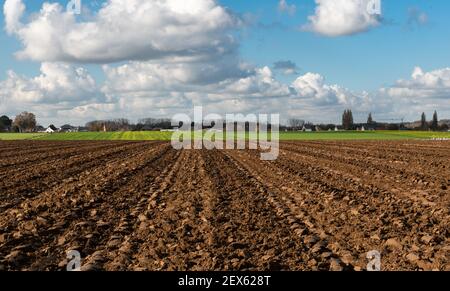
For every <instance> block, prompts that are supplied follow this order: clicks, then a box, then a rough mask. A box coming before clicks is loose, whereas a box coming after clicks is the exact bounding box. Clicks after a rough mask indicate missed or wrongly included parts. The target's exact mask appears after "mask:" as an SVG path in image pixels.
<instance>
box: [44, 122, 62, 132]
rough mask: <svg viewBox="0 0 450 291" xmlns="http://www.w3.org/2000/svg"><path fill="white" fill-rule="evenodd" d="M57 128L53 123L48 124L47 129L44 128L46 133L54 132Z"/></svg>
mask: <svg viewBox="0 0 450 291" xmlns="http://www.w3.org/2000/svg"><path fill="white" fill-rule="evenodd" d="M58 131H59V129H58V128H56V126H54V125H53V124H50V125H49V126H48V127H47V129H46V130H45V132H46V133H55V132H58Z"/></svg>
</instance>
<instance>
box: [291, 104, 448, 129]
mask: <svg viewBox="0 0 450 291" xmlns="http://www.w3.org/2000/svg"><path fill="white" fill-rule="evenodd" d="M391 120H396V121H401V122H398V123H392V122H390V123H388V122H381V123H380V122H376V121H375V120H374V118H373V116H372V113H369V115H368V117H367V122H366V123H358V124H356V123H355V121H354V119H353V112H352V110H351V109H346V110H345V111H344V113H343V114H342V127H341V128H343V129H345V130H355V129H357V128H360V127H363V126H364V127H365V128H366V129H381V130H399V129H405V128H407V127H408V128H411V129H416V130H433V131H438V130H448V128H449V127H448V125H447V124H445V123H444V124H442V125H439V119H438V114H437V112H436V111H435V112H434V114H433V119H432V121H431V122H428V121H427V118H426V115H425V113H422V117H421V120H420V125H417V122H416V123H409V124H408V126H406V125H405V124H404V122H403V119H391ZM414 124H416V125H414ZM303 127H310V128H315V126H312V124H311V123H308V122H305V121H304V120H302V119H295V118H292V119H289V120H288V127H287V129H290V130H301V129H302V128H303ZM336 127H338V126H337V125H335V124H321V125H317V128H318V129H320V130H330V129H331V130H333V129H334V128H336Z"/></svg>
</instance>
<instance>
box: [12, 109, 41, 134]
mask: <svg viewBox="0 0 450 291" xmlns="http://www.w3.org/2000/svg"><path fill="white" fill-rule="evenodd" d="M13 125H14V126H16V127H17V128H18V129H19V132H32V131H33V130H34V129H35V127H36V116H35V115H34V114H33V113H29V112H26V111H25V112H22V113H20V114H19V115H17V116H16V118H15V119H14V123H13Z"/></svg>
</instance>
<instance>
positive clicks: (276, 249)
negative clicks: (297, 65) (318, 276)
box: [0, 141, 450, 271]
mask: <svg viewBox="0 0 450 291" xmlns="http://www.w3.org/2000/svg"><path fill="white" fill-rule="evenodd" d="M449 160H450V143H448V142H425V141H423V142H411V141H406V142H405V141H403V142H312V141H311V142H286V143H282V145H281V150H280V156H279V158H278V159H277V160H276V161H273V162H268V161H261V160H260V155H259V153H258V152H257V151H250V150H247V151H207V150H204V151H175V150H174V149H172V148H171V146H170V144H169V143H164V142H112V141H111V142H38V141H33V142H31V141H21V142H1V143H0V178H1V179H0V193H1V195H0V211H1V213H2V215H1V217H0V270H65V267H66V264H67V259H66V252H67V251H70V250H78V251H80V252H81V255H82V258H83V261H82V269H83V270H193V271H197V270H208V271H209V270H365V269H366V265H367V263H368V259H367V258H366V255H367V253H368V252H369V251H372V250H377V251H379V252H380V253H381V264H382V269H383V270H450V229H449V228H450V190H449V189H450V164H449Z"/></svg>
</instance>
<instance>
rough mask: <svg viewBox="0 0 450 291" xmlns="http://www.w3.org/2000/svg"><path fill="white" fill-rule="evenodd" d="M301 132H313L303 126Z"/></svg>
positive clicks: (310, 128)
mask: <svg viewBox="0 0 450 291" xmlns="http://www.w3.org/2000/svg"><path fill="white" fill-rule="evenodd" d="M302 131H303V132H312V131H313V129H312V127H310V126H305V125H304V126H303V128H302Z"/></svg>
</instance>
